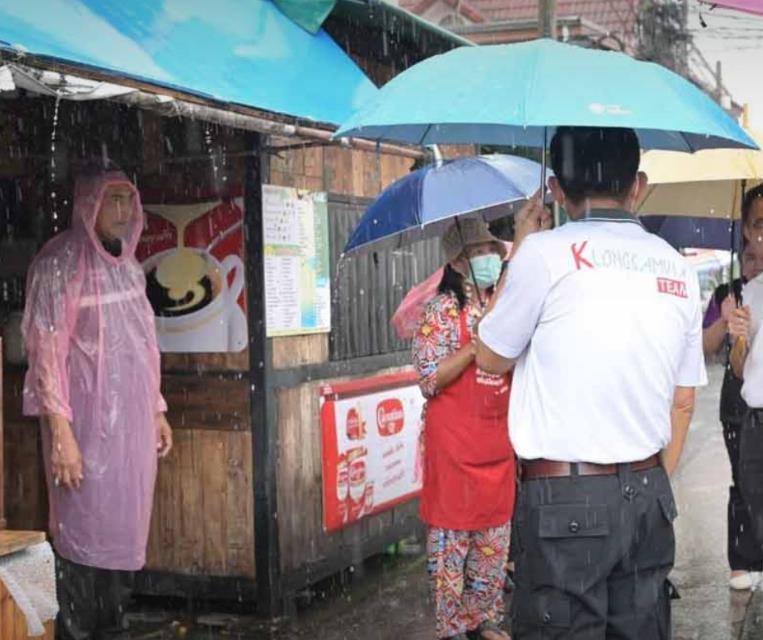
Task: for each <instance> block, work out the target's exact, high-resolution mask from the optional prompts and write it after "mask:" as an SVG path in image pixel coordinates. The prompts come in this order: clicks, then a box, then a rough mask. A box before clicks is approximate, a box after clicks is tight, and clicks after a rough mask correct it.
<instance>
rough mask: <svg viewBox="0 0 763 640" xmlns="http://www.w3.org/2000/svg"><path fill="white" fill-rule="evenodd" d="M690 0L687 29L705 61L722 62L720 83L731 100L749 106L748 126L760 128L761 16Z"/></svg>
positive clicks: (762, 83) (762, 115)
mask: <svg viewBox="0 0 763 640" xmlns="http://www.w3.org/2000/svg"><path fill="white" fill-rule="evenodd" d="M698 7H699V2H698V0H690V8H691V11H690V14H689V30H690V31H691V33H692V35H693V36H694V42H695V43H696V45H697V47H698V48H699V50H700V51H702V53H703V55H704V56H705V58H706V59H707V61H708V62H709V63H710V64H711V65H712V66H713V67H715V62H716V60H720V61H721V64H722V74H723V83H724V84H725V85H726V87H727V88H728V89H729V91H730V92H731V94H732V96H733V97H734V100H736V101H737V102H739V103H741V104H744V103H745V102H746V103H748V104H749V107H750V126H751V127H753V128H754V129H758V130H760V131H763V17H759V16H753V15H749V14H745V13H741V12H738V11H728V10H719V9H713V10H711V11H708V9H707V7H706V6H705V7H704V8H703V9H702V15H703V17H704V20H705V23H706V24H707V28H703V27H702V26H701V24H700V19H699V11H698Z"/></svg>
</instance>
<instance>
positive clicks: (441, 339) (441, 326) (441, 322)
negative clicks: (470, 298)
mask: <svg viewBox="0 0 763 640" xmlns="http://www.w3.org/2000/svg"><path fill="white" fill-rule="evenodd" d="M466 309H467V316H466V324H467V327H468V329H469V333H470V337H471V335H473V333H474V326H475V325H476V324H477V320H478V319H479V318H480V316H481V315H482V311H481V310H480V308H479V306H478V305H475V304H471V303H469V302H467V305H466ZM460 314H461V310H460V309H459V308H458V299H457V298H456V296H455V295H454V294H452V293H441V294H440V295H438V296H437V297H435V298H433V299H432V300H431V301H430V302H429V304H428V305H427V307H426V309H425V311H424V315H423V317H422V321H421V324H420V325H419V327H418V329H417V330H416V333H415V334H414V336H413V344H412V354H413V366H414V367H415V369H416V371H417V373H418V374H419V386H420V387H421V392H422V393H423V394H424V397H425V398H432V397H433V396H435V395H436V394H437V377H436V376H437V365H438V364H439V363H440V360H442V359H443V358H446V357H448V356H449V355H450V354H452V353H454V352H455V351H457V350H458V349H459V347H460V345H461V322H460V320H459V316H460Z"/></svg>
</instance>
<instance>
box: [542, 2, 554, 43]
mask: <svg viewBox="0 0 763 640" xmlns="http://www.w3.org/2000/svg"><path fill="white" fill-rule="evenodd" d="M538 34H539V35H540V37H541V38H551V39H552V40H556V0H540V1H539V2H538Z"/></svg>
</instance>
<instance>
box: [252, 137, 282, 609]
mask: <svg viewBox="0 0 763 640" xmlns="http://www.w3.org/2000/svg"><path fill="white" fill-rule="evenodd" d="M247 147H248V148H249V149H251V150H253V151H255V153H252V154H251V155H249V156H248V157H247V160H246V178H245V185H246V191H245V200H244V230H245V235H244V238H245V243H246V264H247V313H248V320H249V382H250V410H251V413H252V465H253V467H254V541H253V543H254V561H255V571H256V581H257V608H258V611H259V612H260V613H262V614H263V615H266V616H271V617H274V616H277V615H278V614H279V613H280V611H281V609H282V607H283V600H282V579H281V555H280V549H279V540H278V535H279V534H278V519H277V516H278V505H277V484H276V482H277V480H278V477H277V475H276V458H277V454H278V451H277V440H278V416H277V413H276V399H275V392H274V390H273V389H272V384H273V382H272V380H273V376H272V346H271V341H270V340H268V338H267V335H266V326H265V259H264V255H263V231H262V184H263V182H265V181H266V180H267V179H268V169H267V163H266V160H265V159H264V158H266V157H267V156H264V155H263V154H262V153H261V149H262V144H261V138H260V136H259V135H258V134H255V133H252V134H250V135H249V138H248V142H247Z"/></svg>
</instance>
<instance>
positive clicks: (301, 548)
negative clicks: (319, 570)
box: [276, 369, 417, 575]
mask: <svg viewBox="0 0 763 640" xmlns="http://www.w3.org/2000/svg"><path fill="white" fill-rule="evenodd" d="M399 370H400V369H387V370H383V371H380V372H379V374H384V373H394V372H395V371H399ZM349 379H351V377H350V376H347V377H345V378H342V380H349ZM337 381H339V380H337ZM320 385H321V383H317V382H311V383H308V384H304V385H301V386H299V387H294V388H290V389H285V388H284V389H279V390H278V391H277V393H276V396H277V403H278V418H279V419H278V440H279V455H278V461H279V462H278V525H279V542H280V552H281V568H282V570H283V571H284V572H285V573H288V572H290V571H295V570H300V569H301V570H303V571H304V568H305V566H307V567H310V566H320V565H321V564H322V563H323V562H325V561H326V559H327V558H328V557H330V556H332V555H336V554H337V553H342V554H344V556H345V557H346V558H347V564H350V563H358V562H360V561H362V560H363V557H362V553H363V543H364V542H365V541H366V540H368V539H369V538H371V537H373V536H375V535H379V534H381V533H383V532H384V530H385V529H386V528H388V527H389V526H390V525H391V524H392V522H393V521H394V520H395V519H396V518H398V519H399V518H400V517H413V516H415V514H416V513H417V507H416V504H414V503H409V504H408V505H403V506H401V507H397V508H396V509H392V510H390V511H386V512H384V513H381V514H378V515H375V516H370V517H367V518H363V519H362V520H361V521H360V522H358V523H357V524H354V525H352V526H350V527H347V528H346V529H343V530H341V531H339V532H335V533H331V534H328V533H326V532H324V530H323V488H322V487H323V485H322V458H321V429H320V421H319V418H318V400H319V388H320ZM305 573H306V575H309V571H307V572H305Z"/></svg>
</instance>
